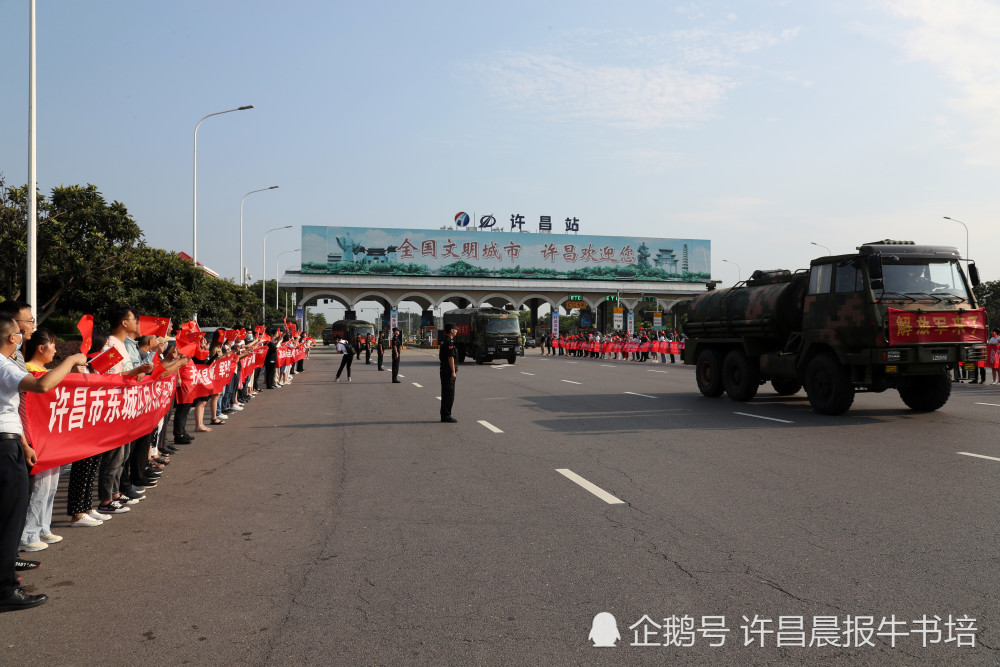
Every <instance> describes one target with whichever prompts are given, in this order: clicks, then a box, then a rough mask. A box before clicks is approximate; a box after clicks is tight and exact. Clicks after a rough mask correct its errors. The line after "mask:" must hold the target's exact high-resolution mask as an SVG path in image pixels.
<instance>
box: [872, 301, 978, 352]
mask: <svg viewBox="0 0 1000 667" xmlns="http://www.w3.org/2000/svg"><path fill="white" fill-rule="evenodd" d="M985 342H986V311H985V310H984V309H983V308H977V309H976V310H967V311H965V312H959V313H956V312H944V313H940V312H934V311H923V312H917V311H910V310H896V309H895V308H890V309H889V344H890V345H899V344H902V343H985Z"/></svg>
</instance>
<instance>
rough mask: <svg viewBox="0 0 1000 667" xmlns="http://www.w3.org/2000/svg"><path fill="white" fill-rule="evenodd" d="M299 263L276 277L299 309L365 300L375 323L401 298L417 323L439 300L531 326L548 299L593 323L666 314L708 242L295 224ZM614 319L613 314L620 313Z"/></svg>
mask: <svg viewBox="0 0 1000 667" xmlns="http://www.w3.org/2000/svg"><path fill="white" fill-rule="evenodd" d="M301 247H302V264H301V267H300V270H299V271H298V272H293V271H286V272H285V273H284V275H283V276H281V279H280V284H281V286H282V287H284V288H285V289H289V290H293V291H294V293H295V294H296V304H297V306H298V307H313V306H316V305H318V304H320V303H321V302H325V301H329V300H332V301H335V302H337V303H339V304H341V305H342V306H344V308H345V310H346V311H347V312H346V315H345V318H346V319H357V305H358V304H359V303H361V302H362V301H373V302H376V303H378V304H379V305H380V307H381V308H382V310H383V320H382V321H383V322H388V321H389V313H390V312H391V311H392V310H393V309H398V307H399V305H400V304H401V303H403V302H406V301H409V302H413V303H415V304H417V305H418V306H419V307H420V308H421V311H422V314H423V317H422V320H423V322H424V323H425V324H430V323H432V322H433V313H434V310H435V309H436V308H439V307H441V306H442V305H443V304H445V303H451V304H454V305H455V306H456V307H458V308H467V307H475V306H487V305H489V306H494V307H497V308H508V309H510V308H513V309H516V310H520V309H521V308H525V309H527V310H528V311H529V312H530V313H531V329H530V330H531V332H532V333H534V332H535V331H536V330H537V326H538V312H539V308H540V307H541V306H542V305H545V304H547V305H548V306H549V307H550V309H551V311H552V312H559V308H560V307H561V308H563V309H570V308H580V309H581V310H582V311H589V312H591V313H593V315H594V321H593V322H592V324H594V325H596V326H597V327H598V329H601V330H610V329H612V328H615V329H618V328H624V327H622V326H614V325H615V324H616V319H615V315H616V314H617V315H622V314H623V313H630V312H633V311H634V310H635V308H636V307H637V306H639V305H640V304H642V303H644V302H646V303H649V304H650V305H651V306H654V308H653V310H655V311H659V312H661V313H664V324H665V325H668V326H669V324H670V322H669V315H668V314H669V313H670V312H672V311H674V309H675V307H676V306H677V305H678V304H681V303H684V302H687V301H690V300H691V299H692V298H694V297H695V296H697V295H698V294H701V293H703V292H705V291H706V290H707V289H709V286H710V285H711V284H712V280H711V275H710V267H711V244H710V242H709V241H707V240H703V239H667V238H650V237H623V236H591V235H582V234H551V233H531V232H520V233H517V232H511V233H507V232H484V231H465V230H453V229H448V230H428V229H400V228H365V227H321V226H303V227H302V246H301ZM619 321H620V320H619Z"/></svg>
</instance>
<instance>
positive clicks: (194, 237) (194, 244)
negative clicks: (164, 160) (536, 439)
mask: <svg viewBox="0 0 1000 667" xmlns="http://www.w3.org/2000/svg"><path fill="white" fill-rule="evenodd" d="M247 109H253V105H252V104H248V105H246V106H244V107H237V108H235V109H226V110H225V111H216V112H215V113H210V114H208V115H207V116H205V118H202V119H201V120H199V121H198V124H197V125H195V126H194V203H193V205H192V208H193V211H192V214H191V217H192V223H191V263H192V264H193V265H194V266H195V268H197V267H198V128H199V127H201V124H202V123H203V122H205V119H206V118H211V117H212V116H221V115H222V114H224V113H232V112H234V111H246V110H247Z"/></svg>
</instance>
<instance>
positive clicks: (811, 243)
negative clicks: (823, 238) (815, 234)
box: [809, 241, 833, 255]
mask: <svg viewBox="0 0 1000 667" xmlns="http://www.w3.org/2000/svg"><path fill="white" fill-rule="evenodd" d="M809 244H810V245H814V246H816V247H817V248H822V249H823V250H826V254H827V255H832V254H833V253H832V252H830V249H829V248H827V247H826V246H825V245H820V244H818V243H816V242H815V241H810V242H809Z"/></svg>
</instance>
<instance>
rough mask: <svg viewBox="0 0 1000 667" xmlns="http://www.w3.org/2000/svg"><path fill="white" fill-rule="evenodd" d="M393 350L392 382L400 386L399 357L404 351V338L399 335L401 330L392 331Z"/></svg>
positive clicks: (391, 345)
mask: <svg viewBox="0 0 1000 667" xmlns="http://www.w3.org/2000/svg"><path fill="white" fill-rule="evenodd" d="M389 347H390V349H391V350H392V381H393V382H395V383H396V384H399V380H398V379H397V378H396V376H397V375H399V355H400V353H401V352H402V351H403V337H402V336H400V335H399V329H393V330H392V341H391V342H390V343H389Z"/></svg>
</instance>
